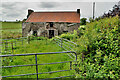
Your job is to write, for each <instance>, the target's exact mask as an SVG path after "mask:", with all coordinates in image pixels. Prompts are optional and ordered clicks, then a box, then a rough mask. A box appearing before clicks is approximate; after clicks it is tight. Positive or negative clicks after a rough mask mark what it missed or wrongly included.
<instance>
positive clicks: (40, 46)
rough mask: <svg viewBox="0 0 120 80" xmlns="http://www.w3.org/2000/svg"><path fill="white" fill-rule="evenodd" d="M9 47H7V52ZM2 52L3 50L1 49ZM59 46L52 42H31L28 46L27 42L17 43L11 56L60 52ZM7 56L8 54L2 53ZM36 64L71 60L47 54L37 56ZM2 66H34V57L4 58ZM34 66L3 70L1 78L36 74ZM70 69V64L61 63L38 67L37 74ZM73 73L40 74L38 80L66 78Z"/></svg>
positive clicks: (58, 55)
mask: <svg viewBox="0 0 120 80" xmlns="http://www.w3.org/2000/svg"><path fill="white" fill-rule="evenodd" d="M10 49H11V46H9V50H10ZM3 50H4V48H3ZM61 51H63V49H61V48H60V47H59V46H57V45H56V44H55V43H54V42H52V41H50V40H47V41H46V40H31V41H30V44H28V43H27V40H26V41H24V42H23V45H22V43H21V41H17V43H16V47H15V49H14V52H13V53H12V54H27V53H41V52H61ZM3 54H9V53H5V52H4V53H3ZM37 57H38V64H40V63H51V62H62V61H71V59H70V58H69V57H68V55H66V53H64V54H47V55H38V56H37ZM2 60H3V62H2V65H3V66H10V65H25V64H35V57H34V56H19V57H6V58H3V59H2ZM35 69H36V68H35V66H28V67H15V68H3V69H2V76H5V75H17V74H26V73H36V70H35ZM68 69H70V63H62V64H53V65H39V66H38V72H39V73H40V72H49V71H57V70H68ZM74 73H75V71H74V70H73V71H66V72H58V73H53V74H40V75H39V78H53V77H60V76H68V75H73V74H74ZM14 78H36V75H31V76H22V77H14Z"/></svg>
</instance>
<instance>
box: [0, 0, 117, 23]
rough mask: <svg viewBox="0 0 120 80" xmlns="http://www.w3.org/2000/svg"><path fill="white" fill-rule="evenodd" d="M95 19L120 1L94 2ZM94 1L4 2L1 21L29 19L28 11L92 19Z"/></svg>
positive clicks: (9, 0) (20, 0) (1, 8)
mask: <svg viewBox="0 0 120 80" xmlns="http://www.w3.org/2000/svg"><path fill="white" fill-rule="evenodd" d="M94 1H95V17H98V16H101V15H102V14H103V13H104V12H107V11H109V10H110V9H112V7H113V6H114V5H115V4H118V1H119V0H94ZM94 1H93V0H46V1H45V0H2V1H1V3H0V20H2V21H15V20H23V19H25V18H26V17H27V14H28V9H32V10H34V11H35V12H40V11H77V9H80V12H81V13H80V14H81V18H83V17H86V18H90V17H92V14H93V13H92V12H93V11H92V9H93V2H94Z"/></svg>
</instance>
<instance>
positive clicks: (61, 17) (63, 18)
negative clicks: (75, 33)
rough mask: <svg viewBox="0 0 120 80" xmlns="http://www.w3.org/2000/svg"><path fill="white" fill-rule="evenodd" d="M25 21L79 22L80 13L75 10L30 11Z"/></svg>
mask: <svg viewBox="0 0 120 80" xmlns="http://www.w3.org/2000/svg"><path fill="white" fill-rule="evenodd" d="M26 22H70V23H80V14H79V13H77V12H32V13H31V15H30V16H29V17H28V19H27V20H26Z"/></svg>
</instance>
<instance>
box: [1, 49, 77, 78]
mask: <svg viewBox="0 0 120 80" xmlns="http://www.w3.org/2000/svg"><path fill="white" fill-rule="evenodd" d="M63 53H74V54H75V55H76V59H75V60H74V61H64V62H54V63H43V64H38V63H37V61H38V59H37V55H45V54H63ZM30 55H34V56H35V64H29V65H14V66H2V67H0V68H10V67H22V66H36V73H30V74H19V75H9V76H2V77H3V78H4V77H15V76H26V75H36V77H37V80H38V79H39V78H38V74H48V73H56V72H63V71H70V70H74V69H72V62H76V63H75V64H76V65H77V54H76V53H75V52H73V51H65V52H49V53H29V54H15V55H0V57H10V56H30ZM58 63H70V68H69V69H68V70H59V71H50V72H42V73H39V72H38V65H46V64H49V65H50V64H58ZM70 76H73V75H70ZM70 76H69V77H70ZM74 76H75V75H74ZM63 77H65V76H63ZM66 77H68V76H66ZM57 78H60V77H57ZM54 79H55V78H54Z"/></svg>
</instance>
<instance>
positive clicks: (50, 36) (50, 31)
mask: <svg viewBox="0 0 120 80" xmlns="http://www.w3.org/2000/svg"><path fill="white" fill-rule="evenodd" d="M52 37H54V30H49V38H52Z"/></svg>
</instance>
